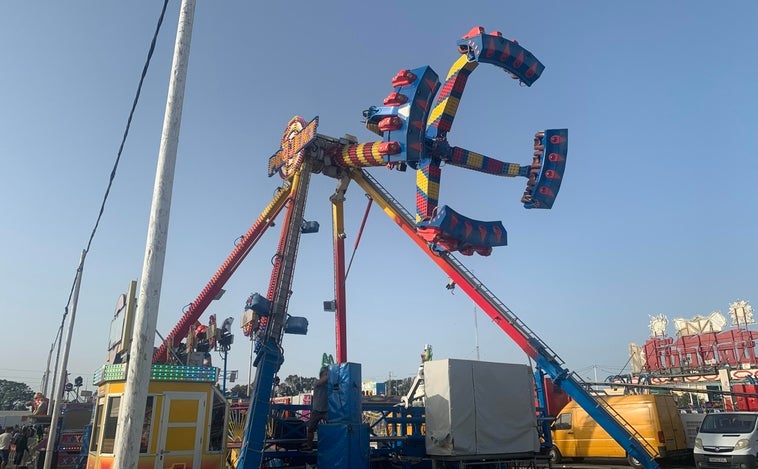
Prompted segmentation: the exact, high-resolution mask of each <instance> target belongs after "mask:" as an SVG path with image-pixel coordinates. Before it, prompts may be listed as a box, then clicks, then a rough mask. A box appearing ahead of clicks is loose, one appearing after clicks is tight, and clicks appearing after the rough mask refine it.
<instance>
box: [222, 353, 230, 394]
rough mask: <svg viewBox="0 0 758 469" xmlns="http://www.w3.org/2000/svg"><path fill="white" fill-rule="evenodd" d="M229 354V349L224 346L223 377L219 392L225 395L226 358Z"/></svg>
mask: <svg viewBox="0 0 758 469" xmlns="http://www.w3.org/2000/svg"><path fill="white" fill-rule="evenodd" d="M228 356H229V349H227V348H226V347H224V379H223V381H222V383H223V384H222V385H221V392H222V394H223V395H224V397H226V358H227V357H228Z"/></svg>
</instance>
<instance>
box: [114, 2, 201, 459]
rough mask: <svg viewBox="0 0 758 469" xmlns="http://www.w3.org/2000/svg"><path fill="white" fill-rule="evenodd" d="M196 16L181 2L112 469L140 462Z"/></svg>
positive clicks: (189, 5) (190, 5)
mask: <svg viewBox="0 0 758 469" xmlns="http://www.w3.org/2000/svg"><path fill="white" fill-rule="evenodd" d="M194 15H195V0H182V4H181V7H180V12H179V26H178V28H177V32H176V42H175V44H174V60H173V64H172V66H171V80H170V82H169V87H168V97H167V100H166V113H165V116H164V119H163V134H162V135H161V145H160V150H159V153H158V168H157V170H156V175H155V186H154V188H153V204H152V207H151V209H150V222H149V225H148V230H147V243H146V247H145V259H144V261H143V264H142V277H141V278H142V280H141V283H140V290H139V298H138V300H137V314H136V316H135V325H134V334H133V338H132V345H131V348H130V350H129V358H128V368H127V375H126V387H125V389H124V396H123V400H122V402H121V409H120V410H119V419H118V424H117V426H116V438H115V440H116V441H115V450H114V455H115V465H114V468H115V469H132V468H135V467H137V465H138V462H139V450H140V439H141V432H142V423H143V417H144V415H145V405H146V404H147V392H148V386H149V384H150V374H151V371H152V358H153V345H154V341H155V329H156V325H157V323H158V306H159V303H160V293H161V284H162V281H163V264H164V261H165V257H166V240H167V238H168V222H169V214H170V211H171V191H172V189H173V185H174V168H175V166H176V152H177V147H178V144H179V130H180V128H181V120H182V105H183V102H184V86H185V82H186V77H187V64H188V61H189V51H190V39H191V38H192V22H193V18H194Z"/></svg>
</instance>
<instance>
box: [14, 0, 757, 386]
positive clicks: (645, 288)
mask: <svg viewBox="0 0 758 469" xmlns="http://www.w3.org/2000/svg"><path fill="white" fill-rule="evenodd" d="M160 7H161V2H157V1H154V2H98V1H78V2H65V3H64V2H44V3H35V2H2V3H0V61H1V63H2V67H1V69H2V72H1V73H0V177H2V181H1V182H0V208H1V209H2V222H0V317H2V319H3V323H4V326H3V334H2V340H1V341H0V344H1V345H2V348H3V350H4V353H3V354H2V356H3V358H2V360H0V378H1V379H11V380H17V381H25V382H27V383H29V384H30V385H31V386H32V387H33V388H34V389H39V387H40V380H41V377H42V373H43V371H44V368H45V362H46V359H47V355H48V351H49V348H50V345H51V343H52V341H53V339H54V337H55V334H56V332H57V329H58V326H59V324H60V321H61V316H62V313H63V309H64V307H65V305H66V302H67V300H68V296H69V291H70V289H71V286H72V283H73V279H74V275H75V270H76V266H77V263H78V260H79V255H80V252H81V250H82V249H84V247H85V246H86V243H87V239H88V237H89V234H90V231H91V230H92V227H93V224H94V222H95V219H96V216H97V211H98V209H99V207H100V203H101V199H102V196H103V193H104V191H105V188H106V184H107V180H108V176H109V174H110V170H111V167H112V165H113V161H114V158H115V155H116V153H117V150H118V145H119V142H120V139H121V135H122V133H123V130H124V126H125V123H126V118H127V115H128V111H129V108H130V106H131V102H132V99H133V96H134V93H135V90H136V86H137V82H138V78H139V75H140V72H141V70H142V66H143V63H144V60H145V57H146V54H147V50H148V46H149V43H150V39H151V37H152V33H153V30H154V28H155V23H156V19H157V17H158V14H159V11H160ZM178 9H179V2H178V1H172V2H171V5H170V8H169V11H168V13H167V17H166V21H165V24H164V28H163V30H162V32H161V34H160V37H159V40H158V45H157V50H156V53H155V56H154V58H153V62H152V65H151V68H150V71H149V74H148V76H147V80H146V83H145V87H144V89H143V93H142V97H141V100H140V103H139V107H138V109H137V113H136V115H135V117H134V123H133V126H132V129H131V133H130V136H129V139H128V141H127V143H126V147H125V150H124V153H123V156H122V161H121V165H120V167H119V171H118V173H117V176H116V180H115V183H114V186H113V188H112V191H111V194H110V199H109V201H108V204H107V207H106V211H105V214H104V217H103V219H102V222H101V225H100V228H99V231H98V233H97V236H96V238H95V241H94V243H93V245H92V248H91V250H90V252H89V255H88V258H87V262H86V265H85V270H84V277H83V282H82V289H81V295H80V300H79V308H78V312H77V318H76V327H75V332H74V341H73V344H72V347H71V356H70V360H69V370H70V372H71V373H72V375H73V376H77V375H82V376H84V377H85V381H86V382H87V383H90V382H91V376H92V373H93V371H94V370H95V369H97V368H98V367H100V366H101V365H102V364H103V362H104V359H105V354H106V345H107V338H108V332H109V324H110V320H111V318H112V315H113V311H114V306H115V303H116V299H117V297H118V295H119V294H120V293H122V292H123V291H125V289H126V287H127V285H128V283H129V281H130V280H131V279H137V278H138V277H139V276H140V274H141V269H142V262H143V256H144V250H145V240H146V233H147V221H148V215H149V210H150V203H151V198H152V187H153V181H154V176H155V168H156V160H157V155H158V144H159V141H160V135H161V127H162V120H163V113H164V107H165V98H166V91H167V86H168V77H169V68H170V64H171V55H172V53H173V42H174V35H175V30H176V24H177V18H178ZM757 15H758V4H756V3H755V2H749V1H742V2H730V3H729V6H728V7H723V8H718V7H715V6H713V4H712V3H707V2H695V3H693V2H685V1H672V2H653V1H643V2H633V3H629V2H625V3H620V2H610V3H609V2H601V1H585V2H558V1H555V2H545V1H540V2H503V1H481V2H478V3H477V6H476V7H475V8H474V7H469V6H466V7H460V6H459V7H457V8H454V7H445V6H444V2H442V3H441V2H430V1H419V2H400V1H389V2H383V3H381V4H369V3H365V2H350V1H334V2H296V3H292V2H268V3H266V5H265V6H261V5H260V3H255V2H242V1H225V2H199V5H198V6H197V10H196V16H195V27H194V34H193V38H192V50H191V58H190V63H189V77H188V80H187V87H186V97H185V103H184V104H185V105H184V112H183V122H182V129H181V137H180V145H179V154H178V160H177V167H176V179H175V184H174V192H173V203H172V207H171V221H170V231H169V240H168V252H167V257H166V264H165V272H164V278H163V289H162V298H161V302H160V313H159V319H158V330H159V331H160V332H161V333H163V334H166V333H168V332H169V331H170V330H171V328H172V327H173V326H174V324H175V323H176V322H177V321H178V320H179V318H180V317H181V314H182V308H183V307H184V306H185V305H187V304H188V303H190V302H192V301H193V300H194V299H195V297H196V296H197V295H198V294H199V292H200V291H201V289H202V288H203V287H204V286H205V284H206V282H207V281H208V280H209V279H210V277H211V276H212V275H213V273H214V272H215V271H216V269H217V268H218V267H219V265H220V264H221V262H222V261H223V260H224V259H225V258H226V256H227V255H228V254H229V252H230V251H231V250H232V248H233V246H234V241H235V239H236V238H237V237H238V236H240V235H241V234H243V233H244V232H245V231H246V230H247V229H248V228H249V226H250V224H251V223H252V222H253V221H254V220H255V219H256V218H257V217H258V215H259V213H260V212H261V210H262V209H263V208H264V207H265V205H266V204H267V203H268V202H269V200H270V199H271V196H272V194H273V191H274V189H275V188H276V187H277V186H278V185H279V184H280V182H281V181H280V180H279V179H278V178H268V177H267V175H266V163H267V159H268V157H269V156H270V155H271V154H272V153H273V152H274V151H276V149H277V147H278V145H279V141H280V138H281V134H282V131H283V130H284V126H285V124H286V123H287V121H288V120H289V119H290V118H291V117H292V116H294V115H300V116H303V117H305V118H306V119H311V118H313V117H314V116H316V115H318V116H320V122H321V125H320V128H319V131H320V132H321V133H323V134H326V135H331V136H341V135H343V134H344V133H350V134H353V135H356V136H358V138H359V139H360V140H361V141H372V140H374V139H375V137H374V136H372V134H370V133H369V132H368V131H367V130H365V128H364V127H363V125H362V124H361V122H360V121H361V112H362V111H363V110H364V109H367V108H368V107H369V106H371V105H378V104H380V103H381V100H382V99H383V98H384V97H385V96H386V95H387V94H388V93H389V92H390V91H391V86H390V80H391V78H392V76H393V75H394V74H395V73H396V72H397V71H398V70H400V69H402V68H415V67H418V66H423V65H430V66H431V67H432V68H434V69H435V70H436V71H437V73H439V74H440V75H441V76H444V75H445V74H446V73H447V70H448V68H449V67H450V65H451V64H452V62H453V61H454V60H455V59H456V58H457V57H458V54H457V52H456V47H455V46H456V40H457V39H458V38H459V37H460V36H462V35H463V34H465V33H466V32H468V31H469V29H470V28H471V27H473V26H476V25H482V26H484V27H485V28H486V29H487V31H492V30H500V31H502V32H503V34H504V35H505V36H506V37H508V38H511V39H517V40H518V41H519V42H520V43H521V44H522V45H523V46H525V47H526V48H527V49H529V50H530V51H531V52H532V53H534V54H535V55H536V56H537V57H538V58H539V59H540V60H541V61H542V62H543V63H544V64H545V66H546V69H545V71H544V73H543V75H542V78H541V79H540V80H539V81H537V82H536V83H535V84H534V85H533V86H532V87H531V88H527V87H519V86H517V84H516V82H514V81H513V80H511V79H510V78H509V77H508V76H507V75H505V74H503V73H502V72H501V71H499V70H497V69H495V68H494V67H491V66H485V65H483V66H481V67H479V69H478V70H477V71H476V72H475V74H474V75H473V76H472V77H471V79H470V80H469V84H468V87H467V89H466V92H465V94H464V97H463V100H462V103H461V107H460V111H459V113H458V117H457V118H456V122H455V124H454V126H453V130H452V132H451V133H450V136H449V139H450V142H451V143H453V144H455V145H459V146H463V147H466V148H469V149H472V150H475V151H478V152H481V153H484V154H488V155H491V156H494V157H498V158H501V159H504V160H506V161H512V162H516V163H520V164H526V163H527V162H529V161H530V158H531V157H530V155H531V139H532V135H533V133H534V132H535V131H536V130H540V129H544V128H563V127H567V128H568V129H569V136H570V138H569V161H568V166H567V170H566V174H565V179H564V183H563V186H562V189H561V193H560V196H559V198H558V200H557V202H556V204H555V206H554V208H553V209H552V210H549V211H527V210H525V209H523V207H522V206H521V204H520V203H519V198H520V194H521V192H522V191H523V188H524V181H523V180H511V179H498V178H494V177H488V176H487V175H484V174H479V173H473V172H469V171H465V170H461V169H458V168H452V167H448V168H444V170H443V176H442V177H443V179H442V185H441V196H440V199H441V203H444V204H448V205H450V206H452V207H454V208H455V209H456V210H458V211H459V212H461V213H463V214H465V215H467V216H470V217H473V218H478V219H484V220H493V219H500V220H503V222H504V224H505V226H506V228H507V229H508V231H509V243H510V245H509V246H507V247H503V248H497V249H496V250H495V252H494V253H493V254H492V256H490V257H487V258H483V257H478V256H477V257H473V258H464V259H463V260H464V262H465V263H466V265H467V266H468V267H469V268H470V269H472V270H474V271H475V273H476V274H477V275H478V276H479V277H480V278H481V279H482V280H483V281H484V282H485V283H486V284H487V286H488V287H489V288H490V290H492V291H493V292H494V293H495V294H496V295H497V296H498V297H499V298H500V299H501V300H502V301H503V302H504V303H505V304H507V305H508V306H509V307H510V308H511V309H512V310H513V311H514V312H515V313H516V314H517V315H518V316H519V317H520V318H521V319H522V320H523V321H524V322H525V323H526V324H527V325H528V326H529V327H530V328H531V329H532V330H533V331H534V332H535V333H536V334H537V335H538V336H540V337H541V338H542V339H543V340H544V341H545V342H546V343H547V344H548V345H549V346H550V347H551V348H553V349H554V350H555V351H556V352H557V353H558V354H559V355H560V356H561V357H562V358H563V360H564V361H565V362H566V365H567V366H568V367H569V368H570V369H571V370H575V371H577V372H579V373H580V374H581V375H582V376H585V377H590V378H593V373H594V371H595V370H597V373H598V375H599V377H600V378H602V377H604V376H605V375H607V374H609V373H615V372H618V371H621V369H622V367H623V366H624V364H625V363H626V361H627V348H628V344H629V343H630V342H636V343H642V342H644V340H645V339H646V338H647V337H648V335H649V331H648V328H647V325H648V322H649V316H650V315H654V314H659V313H664V314H666V315H668V316H669V318H674V317H684V318H690V317H692V316H694V315H696V314H708V313H710V312H711V311H713V310H721V311H722V312H724V313H726V312H727V308H728V304H729V303H730V302H733V301H735V300H737V299H744V300H748V301H751V300H752V301H756V298H758V286H757V284H756V281H755V266H756V264H758V262H757V261H758V252H757V250H756V247H755V235H756V223H757V221H756V220H757V219H758V217H756V215H758V213H757V211H756V208H755V202H754V200H755V196H754V192H755V189H754V188H755V180H756V176H758V159H757V158H756V156H757V155H756V149H755V144H754V128H755V125H756V118H755V110H756V108H758V98H757V97H756V91H755V89H756V87H755V77H756V76H757V75H758V70H757V69H756V68H757V67H756V60H755V57H756V56H758V39H756V36H755V34H754V32H753V29H754V24H753V23H754V18H755V17H756V16H757ZM371 172H372V174H374V175H375V176H376V177H377V178H378V179H380V181H382V183H383V184H385V185H386V186H387V187H388V188H389V189H390V190H391V191H392V192H393V193H394V194H395V196H396V197H397V198H398V199H400V200H401V202H402V203H403V204H404V205H405V206H406V207H409V208H412V207H413V203H414V191H415V181H414V175H413V174H412V173H411V172H408V173H399V172H388V171H386V170H384V169H383V168H375V169H372V170H371ZM311 187H312V191H311V194H310V197H309V202H308V208H307V212H306V214H307V215H306V216H307V218H308V219H315V220H318V221H319V222H320V223H321V227H322V229H321V232H320V233H318V234H316V235H308V236H306V237H304V238H303V239H302V242H301V249H300V254H299V257H298V264H297V269H296V273H295V282H294V285H293V292H294V293H293V296H292V300H291V302H290V313H291V314H293V315H304V316H307V317H308V318H309V320H310V332H309V335H308V336H306V337H302V336H287V337H286V340H285V343H284V346H285V363H284V365H283V368H282V370H281V375H282V376H283V377H286V376H287V375H289V374H301V375H306V376H315V374H316V372H317V369H318V366H319V364H320V360H321V354H322V353H323V352H329V353H334V347H335V345H334V321H333V316H332V315H331V314H330V313H325V312H323V310H322V302H323V301H324V300H328V299H331V298H333V295H334V293H333V284H332V247H331V229H330V204H329V201H328V196H329V195H330V194H331V192H332V191H333V189H334V180H332V179H328V178H326V177H323V176H318V175H317V176H315V177H314V179H313V181H312V184H311ZM365 203H366V198H365V197H364V195H363V193H362V191H361V190H360V189H359V188H358V187H357V186H353V187H351V188H350V189H349V191H348V201H347V211H348V213H347V220H346V226H347V233H348V241H347V245H348V248H349V249H348V254H349V253H350V251H351V250H352V243H353V242H354V240H355V236H356V234H357V230H358V226H359V224H360V219H361V215H362V213H363V210H364V209H365ZM277 237H278V231H277V230H272V231H270V232H269V233H267V234H266V236H265V237H264V239H263V240H262V241H261V243H259V245H258V246H257V247H256V248H255V249H254V251H253V253H252V254H251V255H250V256H249V257H248V259H247V260H246V262H245V264H244V265H243V266H242V267H241V268H240V269H239V270H238V271H237V273H236V275H235V276H234V277H233V279H232V280H231V281H230V282H229V283H228V284H227V286H226V287H225V288H226V290H227V292H226V295H225V296H224V297H223V299H222V300H221V301H218V302H214V304H213V305H212V307H211V308H210V309H209V311H208V312H207V313H206V315H204V316H203V318H202V320H203V322H206V321H207V315H208V314H209V313H215V314H217V316H218V317H219V319H223V318H225V317H227V316H233V317H234V318H235V330H238V329H237V326H239V318H240V313H241V312H242V309H243V305H244V301H245V299H246V298H247V296H248V295H249V294H250V293H252V292H256V291H259V292H265V291H266V289H267V286H268V278H269V276H270V271H271V264H270V259H271V256H272V255H273V253H274V249H275V243H276V239H277ZM446 283H447V278H446V277H445V276H444V274H443V273H442V272H441V271H439V270H438V269H437V268H436V267H435V266H434V264H433V263H432V262H431V261H430V260H428V259H427V258H426V257H425V255H424V254H422V253H421V252H419V251H418V248H417V247H416V246H415V245H414V244H412V242H411V241H410V240H408V239H406V238H405V236H404V235H403V234H402V233H401V232H400V231H399V230H398V229H397V228H396V226H395V225H394V224H393V223H392V222H390V221H389V219H388V218H387V217H386V216H385V215H384V214H383V213H381V212H380V211H379V210H374V211H373V212H372V213H371V216H370V218H369V220H368V223H367V226H366V232H365V233H364V236H363V239H362V242H361V245H360V247H359V249H358V252H357V253H356V256H355V261H354V263H353V267H352V269H351V271H350V276H349V278H348V283H347V286H348V317H349V322H348V358H349V360H350V361H354V362H359V363H362V364H363V377H364V379H367V380H368V379H374V380H384V379H386V378H387V376H388V375H389V374H390V373H391V374H392V376H411V375H413V374H415V371H416V369H417V366H418V363H419V354H420V353H421V351H422V348H423V346H424V344H426V343H429V344H432V345H433V347H434V355H435V357H436V358H468V359H471V358H475V356H476V352H475V346H476V336H477V333H476V331H475V328H474V307H473V304H472V302H471V300H469V299H468V298H467V297H466V296H465V295H464V294H463V293H462V292H460V291H457V292H456V293H455V294H454V295H453V294H451V293H450V292H448V291H447V290H446V289H445V284H446ZM477 314H478V342H479V348H480V356H481V358H482V359H484V360H491V361H504V362H515V363H525V362H526V360H527V359H526V356H525V354H524V353H523V352H521V350H520V349H518V348H517V347H516V346H515V345H514V344H513V343H512V342H511V340H510V339H509V338H508V337H507V336H506V335H505V334H504V333H503V332H502V331H501V330H500V329H499V328H497V327H496V326H495V325H494V324H493V323H492V322H491V321H490V320H489V318H487V317H486V316H485V315H483V314H482V313H481V311H479V312H478V313H477ZM669 332H670V333H673V331H671V330H670V331H669ZM249 353H250V352H249V342H248V341H246V340H245V338H244V337H243V336H242V334H241V333H238V334H237V337H236V341H235V344H234V346H233V348H232V350H231V352H230V357H229V365H228V367H229V369H238V370H239V371H240V379H241V381H242V382H246V381H247V375H248V372H247V370H248V360H249ZM215 361H216V363H217V364H218V363H220V360H219V359H218V357H216V360H215ZM593 367H595V368H593Z"/></svg>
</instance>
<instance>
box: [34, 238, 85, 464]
mask: <svg viewBox="0 0 758 469" xmlns="http://www.w3.org/2000/svg"><path fill="white" fill-rule="evenodd" d="M85 257H87V251H82V256H81V259H79V267H78V268H77V269H76V282H75V283H74V296H73V299H72V303H71V317H70V318H69V319H68V333H67V334H66V346H65V347H64V348H63V359H62V360H61V374H60V377H59V378H58V386H57V387H56V388H55V389H56V394H57V395H56V399H55V402H54V404H53V413H52V414H51V415H50V431H49V433H48V434H47V448H46V451H45V465H44V469H50V468H51V467H52V464H53V458H55V453H56V451H55V449H56V446H57V445H56V443H57V440H58V418H59V416H60V413H61V404H62V402H61V401H63V389H64V388H65V387H66V376H67V375H68V373H67V368H68V353H69V350H70V349H71V337H73V335H74V319H76V305H77V304H78V303H79V288H80V287H81V285H82V271H83V270H84V258H85ZM61 340H63V336H62V335H61Z"/></svg>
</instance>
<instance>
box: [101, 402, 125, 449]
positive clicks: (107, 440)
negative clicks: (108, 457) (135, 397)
mask: <svg viewBox="0 0 758 469" xmlns="http://www.w3.org/2000/svg"><path fill="white" fill-rule="evenodd" d="M120 406H121V396H111V397H109V398H108V405H107V406H106V409H105V422H104V423H103V446H102V448H101V450H100V453H105V454H113V442H114V441H115V440H116V424H117V423H118V410H119V407H120Z"/></svg>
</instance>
